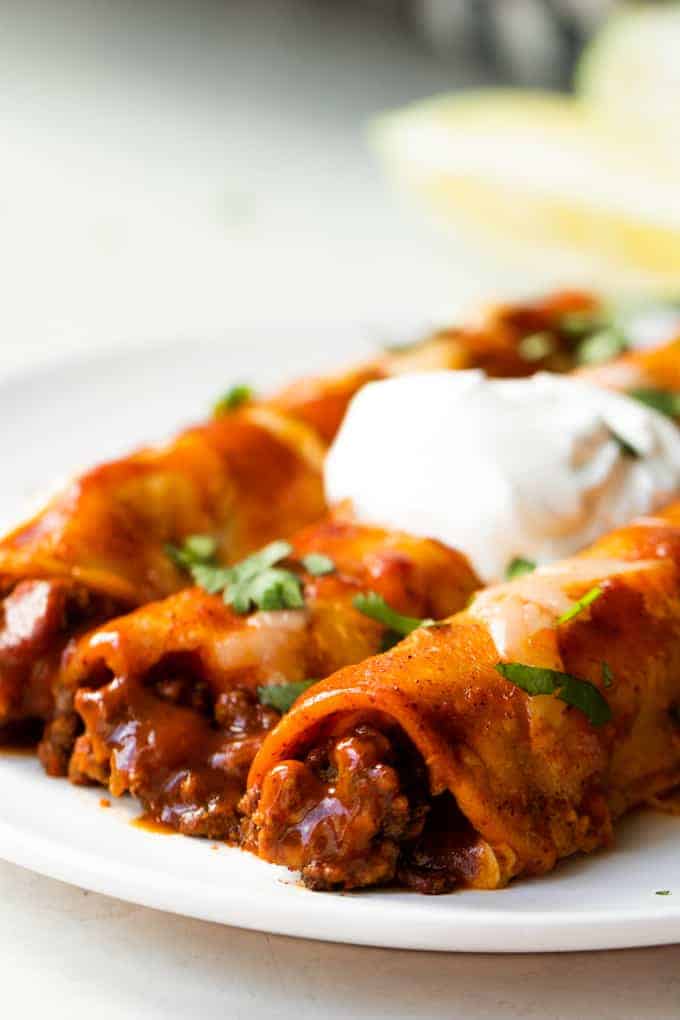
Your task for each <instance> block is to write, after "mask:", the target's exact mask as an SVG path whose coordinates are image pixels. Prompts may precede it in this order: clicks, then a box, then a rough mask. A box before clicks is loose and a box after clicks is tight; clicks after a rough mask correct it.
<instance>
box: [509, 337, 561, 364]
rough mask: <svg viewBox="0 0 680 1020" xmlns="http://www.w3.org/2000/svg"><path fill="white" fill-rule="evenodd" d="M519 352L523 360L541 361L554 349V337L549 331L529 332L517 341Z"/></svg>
mask: <svg viewBox="0 0 680 1020" xmlns="http://www.w3.org/2000/svg"><path fill="white" fill-rule="evenodd" d="M518 349H519V353H520V354H521V356H522V357H523V358H524V360H525V361H541V359H542V358H547V357H548V355H549V354H552V353H553V352H554V350H555V338H554V337H553V336H552V334H551V333H547V332H543V333H530V334H529V335H528V336H525V337H523V338H522V339H521V340H520V342H519V348H518Z"/></svg>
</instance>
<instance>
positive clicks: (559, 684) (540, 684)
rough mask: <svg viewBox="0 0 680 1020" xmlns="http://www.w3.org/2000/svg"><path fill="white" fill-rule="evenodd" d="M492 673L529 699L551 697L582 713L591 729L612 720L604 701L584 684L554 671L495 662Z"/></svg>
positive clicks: (596, 690) (588, 685)
mask: <svg viewBox="0 0 680 1020" xmlns="http://www.w3.org/2000/svg"><path fill="white" fill-rule="evenodd" d="M496 670H497V671H498V672H499V673H500V674H501V676H502V677H504V678H505V679H506V680H509V681H510V683H512V684H514V685H515V687H520V688H521V689H522V690H523V691H525V692H526V693H527V694H528V695H529V696H530V697H535V696H536V695H539V694H554V695H555V696H556V697H558V698H559V699H560V701H564V702H566V704H567V705H572V706H573V707H574V708H578V709H579V710H580V711H581V712H583V714H584V715H585V716H586V718H587V719H588V720H589V722H590V723H591V724H592V725H593V726H603V725H604V724H605V723H607V722H609V720H610V719H611V717H612V711H611V708H610V707H609V703H608V701H607V699H606V698H605V697H604V696H603V695H602V694H601V693H600V691H599V690H598V689H597V687H595V685H594V684H591V683H590V682H589V681H588V680H581V679H580V678H579V677H576V676H572V675H571V674H570V673H561V672H560V671H559V670H556V669H546V668H544V667H541V666H526V665H524V664H523V663H521V662H498V663H497V664H496Z"/></svg>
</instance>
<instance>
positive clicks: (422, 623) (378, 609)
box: [352, 591, 435, 637]
mask: <svg viewBox="0 0 680 1020" xmlns="http://www.w3.org/2000/svg"><path fill="white" fill-rule="evenodd" d="M352 605H353V606H354V608H355V609H358V610H359V612H360V613H363V614H364V616H370V618H371V619H372V620H376V622H377V623H382V625H383V626H384V627H387V629H388V631H391V632H392V633H393V634H397V635H398V636H399V637H406V635H407V634H410V633H411V631H414V630H417V629H418V627H431V626H432V624H433V623H434V622H435V621H434V620H429V619H424V620H420V619H418V617H416V616H402V614H401V613H398V612H397V611H396V609H392V607H391V606H388V604H387V602H385V599H384V598H383V597H382V595H378V593H377V592H376V591H367V592H364V593H363V594H361V595H355V596H354V598H353V600H352Z"/></svg>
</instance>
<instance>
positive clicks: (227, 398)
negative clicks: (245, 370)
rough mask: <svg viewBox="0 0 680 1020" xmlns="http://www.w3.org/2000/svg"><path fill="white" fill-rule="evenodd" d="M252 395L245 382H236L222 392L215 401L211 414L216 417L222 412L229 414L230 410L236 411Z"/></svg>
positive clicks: (251, 397)
mask: <svg viewBox="0 0 680 1020" xmlns="http://www.w3.org/2000/svg"><path fill="white" fill-rule="evenodd" d="M253 395H254V393H253V390H252V388H251V387H250V386H247V385H246V384H245V383H238V384H237V385H236V386H232V387H231V388H230V389H228V390H227V391H226V393H223V394H222V396H221V397H220V398H219V399H218V400H217V401H216V402H215V404H214V406H213V415H214V416H215V417H216V418H221V417H222V415H224V414H231V412H232V411H236V410H237V409H238V408H239V407H242V405H243V404H247V403H248V401H249V400H252V399H253Z"/></svg>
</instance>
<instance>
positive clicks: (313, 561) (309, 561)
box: [300, 553, 335, 577]
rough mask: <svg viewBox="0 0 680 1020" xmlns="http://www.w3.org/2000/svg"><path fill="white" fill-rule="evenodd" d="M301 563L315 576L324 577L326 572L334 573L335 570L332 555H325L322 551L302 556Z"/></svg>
mask: <svg viewBox="0 0 680 1020" xmlns="http://www.w3.org/2000/svg"><path fill="white" fill-rule="evenodd" d="M300 563H301V564H302V566H303V567H304V568H305V570H306V571H307V572H308V573H309V574H312V575H313V576H314V577H323V575H324V574H332V573H333V571H334V570H335V563H333V560H332V559H331V558H330V556H323V555H322V554H321V553H308V555H307V556H303V557H302V559H301V560H300Z"/></svg>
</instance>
